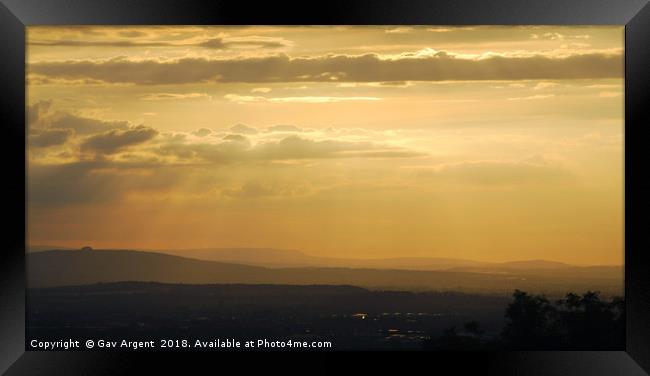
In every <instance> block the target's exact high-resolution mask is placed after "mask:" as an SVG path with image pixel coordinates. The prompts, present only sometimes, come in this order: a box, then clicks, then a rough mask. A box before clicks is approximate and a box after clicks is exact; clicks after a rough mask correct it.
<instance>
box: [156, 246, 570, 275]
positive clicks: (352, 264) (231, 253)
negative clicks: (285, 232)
mask: <svg viewBox="0 0 650 376" xmlns="http://www.w3.org/2000/svg"><path fill="white" fill-rule="evenodd" d="M151 252H159V253H165V254H170V255H175V256H182V257H190V258H195V259H199V260H208V261H220V262H232V263H239V264H247V265H257V266H266V267H271V268H283V267H342V268H373V269H404V270H446V269H451V268H470V267H487V266H492V265H494V266H497V265H503V266H504V267H507V268H510V269H517V268H524V269H525V268H529V267H530V268H549V269H550V268H555V267H566V266H569V265H567V264H562V263H559V262H553V261H544V260H533V261H514V262H509V263H503V264H493V263H485V262H479V261H472V260H464V259H454V258H445V257H393V258H379V259H360V258H342V257H338V258H337V257H317V256H311V255H307V254H305V253H303V252H300V251H297V250H287V249H273V248H202V249H176V250H155V251H151Z"/></svg>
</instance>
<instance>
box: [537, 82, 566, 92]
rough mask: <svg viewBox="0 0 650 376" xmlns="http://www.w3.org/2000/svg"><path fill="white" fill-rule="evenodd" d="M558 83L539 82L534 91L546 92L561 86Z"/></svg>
mask: <svg viewBox="0 0 650 376" xmlns="http://www.w3.org/2000/svg"><path fill="white" fill-rule="evenodd" d="M559 85H560V84H558V83H557V82H548V81H542V82H538V83H537V84H536V85H535V86H533V90H544V89H550V88H554V87H557V86H559Z"/></svg>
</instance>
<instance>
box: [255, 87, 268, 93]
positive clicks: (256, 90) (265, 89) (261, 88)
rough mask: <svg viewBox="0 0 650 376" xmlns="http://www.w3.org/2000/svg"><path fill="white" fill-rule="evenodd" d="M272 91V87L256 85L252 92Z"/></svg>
mask: <svg viewBox="0 0 650 376" xmlns="http://www.w3.org/2000/svg"><path fill="white" fill-rule="evenodd" d="M270 91H271V88H270V87H256V88H254V89H252V90H251V93H269V92H270Z"/></svg>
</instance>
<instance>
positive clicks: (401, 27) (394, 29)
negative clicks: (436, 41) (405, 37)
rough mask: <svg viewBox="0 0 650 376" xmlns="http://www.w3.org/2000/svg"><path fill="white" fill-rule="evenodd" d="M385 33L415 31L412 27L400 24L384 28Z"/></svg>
mask: <svg viewBox="0 0 650 376" xmlns="http://www.w3.org/2000/svg"><path fill="white" fill-rule="evenodd" d="M384 31H385V32H386V33H387V34H408V33H412V32H413V31H415V29H414V28H412V27H407V26H400V27H395V28H392V29H386V30H384Z"/></svg>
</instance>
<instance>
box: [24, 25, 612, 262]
mask: <svg viewBox="0 0 650 376" xmlns="http://www.w3.org/2000/svg"><path fill="white" fill-rule="evenodd" d="M27 35H28V38H27V39H28V47H27V52H28V53H27V60H28V66H27V73H28V109H27V112H28V123H29V138H28V215H29V217H28V242H29V243H30V244H32V245H59V246H73V247H78V246H82V245H92V246H94V247H97V248H102V247H119V248H147V249H156V248H158V249H161V248H200V247H270V248H288V249H299V250H302V251H304V252H306V253H309V254H312V255H319V256H333V257H359V258H379V257H406V256H430V257H452V258H466V259H474V260H480V261H508V260H523V259H548V260H557V261H564V262H570V263H576V264H622V262H623V134H624V119H623V114H624V112H623V111H624V103H623V82H624V81H623V62H624V60H623V45H624V44H623V37H624V28H623V27H622V26H612V27H609V26H608V27H602V26H597V27H596V26H594V27H592V26H581V27H558V26H530V27H526V26H503V27H501V26H500V27H497V26H491V27H485V26H484V27H478V26H477V27H474V26H472V27H442V26H439V27H432V26H413V27H405V26H386V27H344V26H339V27H330V26H322V27H293V26H288V27H279V26H272V27H261V26H260V27H257V26H256V27H252V26H251V27H195V26H190V27H100V26H96V27H28V32H27Z"/></svg>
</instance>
